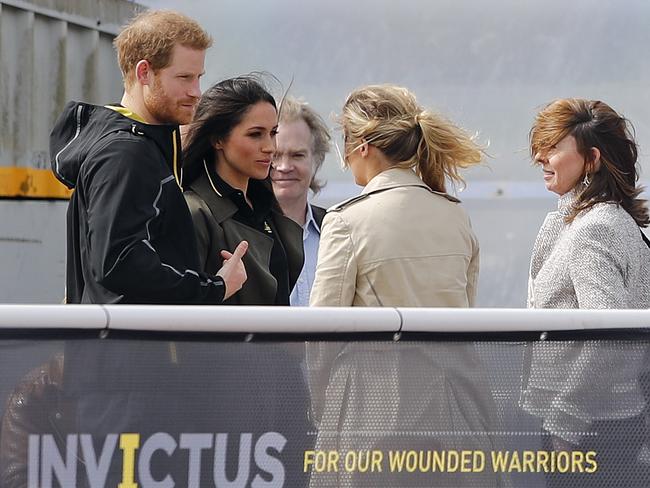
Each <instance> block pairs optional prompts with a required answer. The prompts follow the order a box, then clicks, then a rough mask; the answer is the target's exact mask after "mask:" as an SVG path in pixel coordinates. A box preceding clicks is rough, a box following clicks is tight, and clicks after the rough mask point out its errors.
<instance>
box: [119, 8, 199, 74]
mask: <svg viewBox="0 0 650 488" xmlns="http://www.w3.org/2000/svg"><path fill="white" fill-rule="evenodd" d="M176 44H179V45H181V46H184V47H188V48H191V49H197V50H205V49H207V48H209V47H210V46H211V45H212V37H210V35H209V34H208V33H207V32H206V31H205V30H204V29H203V28H202V27H201V26H200V25H199V23H198V22H196V21H195V20H193V19H191V18H189V17H187V16H186V15H183V14H181V13H179V12H174V11H172V10H147V11H146V12H143V13H141V14H139V15H137V16H135V17H134V18H133V19H132V20H131V21H130V22H129V23H128V24H127V25H126V26H125V27H124V28H123V29H122V31H121V32H120V33H119V34H118V35H117V37H116V38H115V40H114V41H113V45H114V46H115V49H116V50H117V61H118V63H119V65H120V70H121V71H122V78H123V79H124V84H125V86H127V87H128V86H130V85H131V84H133V82H134V81H135V66H136V65H137V64H138V62H140V61H141V60H143V59H146V60H147V61H149V63H151V67H152V68H153V69H154V70H159V69H162V68H165V67H167V66H168V65H169V62H170V58H171V54H172V49H173V48H174V46H175V45H176Z"/></svg>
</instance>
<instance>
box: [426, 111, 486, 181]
mask: <svg viewBox="0 0 650 488" xmlns="http://www.w3.org/2000/svg"><path fill="white" fill-rule="evenodd" d="M416 119H417V122H418V124H419V126H420V130H421V132H422V138H421V139H420V143H419V144H418V149H417V153H416V157H415V160H416V161H415V162H416V166H415V168H416V172H417V174H418V176H419V177H420V178H422V181H424V182H425V183H426V184H427V186H429V187H430V188H431V189H432V190H435V191H441V192H444V191H446V186H445V182H446V180H447V179H449V180H450V181H451V182H453V183H458V184H461V185H464V183H465V181H464V180H463V178H462V176H461V175H460V173H459V169H465V168H469V167H471V166H474V165H476V164H479V163H480V162H481V159H482V157H483V151H482V149H481V148H480V147H479V146H478V145H477V144H476V143H475V142H474V140H473V139H472V137H470V136H469V135H468V134H467V133H466V132H465V131H464V130H462V129H461V128H459V127H457V126H456V125H454V124H453V123H451V122H450V121H448V120H445V119H443V118H442V117H440V116H439V115H437V114H433V113H431V112H428V111H423V112H422V113H421V114H419V115H418V116H417V117H416Z"/></svg>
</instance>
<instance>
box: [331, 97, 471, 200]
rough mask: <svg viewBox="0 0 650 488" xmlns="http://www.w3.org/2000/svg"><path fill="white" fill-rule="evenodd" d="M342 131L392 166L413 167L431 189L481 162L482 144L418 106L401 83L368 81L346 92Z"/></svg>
mask: <svg viewBox="0 0 650 488" xmlns="http://www.w3.org/2000/svg"><path fill="white" fill-rule="evenodd" d="M341 123H342V125H343V129H344V131H345V134H346V136H349V137H351V138H353V139H355V140H365V141H367V142H368V143H370V144H372V145H373V146H375V147H376V148H378V149H380V150H381V151H382V152H383V153H384V155H385V156H386V157H387V158H388V159H390V160H391V161H392V162H393V163H394V165H395V166H396V167H400V168H414V169H415V171H416V173H417V174H418V176H419V177H420V178H421V179H422V181H424V183H426V184H427V186H429V187H430V188H431V189H432V190H434V191H440V192H445V191H446V185H445V183H446V180H447V179H449V180H450V181H451V182H452V183H459V184H464V180H463V178H462V177H461V176H460V172H459V170H460V169H464V168H468V167H470V166H473V165H475V164H478V163H480V162H481V159H482V156H483V150H482V149H481V148H480V147H479V146H478V145H477V144H476V143H475V142H474V141H473V139H472V137H470V136H469V135H468V134H467V133H466V132H465V131H463V130H462V129H460V128H459V127H457V126H455V125H454V124H453V123H451V122H450V121H448V120H446V119H445V118H443V117H441V116H439V115H437V114H434V113H432V112H428V111H424V110H422V108H421V107H420V106H419V105H418V104H417V102H416V100H415V96H414V95H413V94H412V93H411V92H410V91H408V90H407V89H406V88H402V87H399V86H394V85H370V86H366V87H363V88H359V89H357V90H355V91H354V92H352V94H350V96H349V97H348V99H347V101H346V102H345V105H344V107H343V114H342V117H341Z"/></svg>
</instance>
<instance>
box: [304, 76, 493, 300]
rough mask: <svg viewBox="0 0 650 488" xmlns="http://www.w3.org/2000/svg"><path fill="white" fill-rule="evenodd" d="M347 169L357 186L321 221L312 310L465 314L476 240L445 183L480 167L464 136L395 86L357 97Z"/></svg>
mask: <svg viewBox="0 0 650 488" xmlns="http://www.w3.org/2000/svg"><path fill="white" fill-rule="evenodd" d="M342 126H343V132H344V137H345V149H344V151H345V156H344V160H345V164H346V166H348V167H349V168H350V170H351V171H352V174H353V175H354V180H355V182H356V183H357V184H358V185H361V186H363V187H365V188H364V190H363V192H362V193H361V195H359V196H358V197H355V198H352V199H350V200H347V201H345V202H343V203H341V204H339V205H337V206H335V207H334V208H332V209H330V210H329V212H328V214H327V215H326V216H325V219H324V221H323V229H322V235H321V242H320V250H319V254H318V265H317V270H316V277H315V281H314V285H313V289H312V293H311V300H310V304H311V305H312V306H401V307H468V306H472V305H473V303H474V299H475V296H476V283H477V279H478V263H479V258H478V241H477V239H476V236H475V235H474V232H473V231H472V229H471V227H470V223H469V219H468V218H467V215H466V213H465V211H464V210H463V208H462V207H461V206H460V205H459V200H458V199H456V198H455V197H453V196H451V195H449V194H447V193H446V180H451V181H453V182H462V179H461V176H460V174H459V169H461V168H467V167H469V166H473V165H475V164H477V163H479V162H480V161H481V156H482V153H481V149H480V148H479V147H478V146H477V145H476V144H475V143H474V142H473V141H472V139H471V138H470V137H469V136H468V135H467V134H466V133H465V132H463V131H462V130H461V129H459V128H458V127H456V126H455V125H453V124H452V123H450V122H449V121H447V120H445V119H444V118H442V117H440V116H439V115H437V114H435V113H433V112H429V111H427V110H424V109H422V108H421V107H420V106H419V105H418V104H417V102H416V100H415V97H414V96H413V94H412V93H410V92H409V91H408V90H406V89H405V88H400V87H397V86H390V85H383V86H368V87H364V88H361V89H358V90H356V91H354V92H353V93H352V94H351V95H350V96H349V97H348V99H347V101H346V102H345V106H344V107H343V114H342Z"/></svg>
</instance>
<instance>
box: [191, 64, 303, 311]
mask: <svg viewBox="0 0 650 488" xmlns="http://www.w3.org/2000/svg"><path fill="white" fill-rule="evenodd" d="M277 125H278V113H277V108H276V103H275V100H274V99H273V96H271V95H270V94H269V92H268V91H267V90H266V89H265V88H264V87H263V86H262V84H261V83H260V82H259V81H258V80H257V79H256V78H255V77H253V76H240V77H236V78H231V79H228V80H224V81H221V82H219V83H217V84H216V85H214V86H212V87H211V88H209V89H208V90H207V91H206V92H205V93H204V94H203V96H202V97H201V100H200V101H199V104H198V106H197V109H196V114H195V116H194V121H193V122H192V124H191V126H190V127H189V129H188V131H187V134H186V137H185V144H184V148H183V154H184V157H183V174H182V185H183V188H184V190H185V198H186V200H187V203H188V205H189V208H190V212H191V214H192V219H193V221H194V227H195V232H196V237H197V241H198V248H199V256H200V259H201V264H202V266H203V270H205V271H206V272H211V270H218V269H219V268H220V267H221V265H222V261H223V259H224V257H225V258H227V257H228V255H229V254H228V253H227V252H226V253H225V254H223V250H229V249H234V248H235V246H236V244H237V243H239V242H240V241H242V240H246V241H248V243H249V251H248V253H247V255H246V256H245V258H244V260H243V261H244V264H245V266H246V272H247V275H248V280H247V283H246V285H244V287H243V288H242V289H241V290H240V291H239V292H238V293H237V294H235V295H234V296H233V297H231V298H230V299H229V300H227V301H225V302H224V303H225V304H231V305H289V293H290V292H291V289H292V288H293V286H294V284H295V282H296V280H297V278H298V276H299V274H300V270H301V269H302V264H303V251H302V229H301V228H300V226H299V225H297V224H296V223H295V222H293V221H292V220H291V219H289V218H287V217H285V216H284V215H283V214H282V210H281V209H280V206H279V205H278V202H277V200H276V198H275V196H274V194H273V190H272V187H271V182H270V180H269V170H270V167H271V159H272V156H273V152H274V151H275V135H276V133H277ZM220 251H222V255H221V256H220V254H219V252H220Z"/></svg>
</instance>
